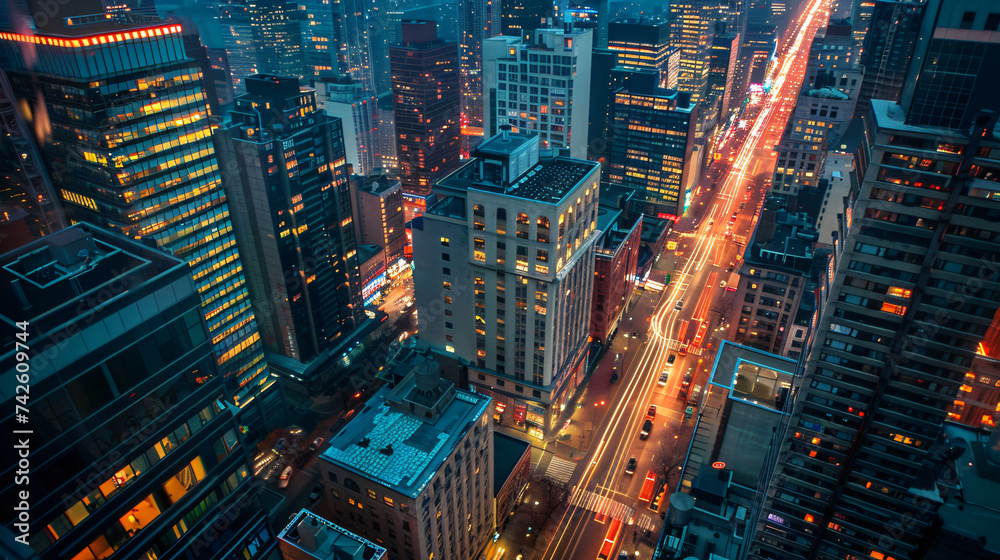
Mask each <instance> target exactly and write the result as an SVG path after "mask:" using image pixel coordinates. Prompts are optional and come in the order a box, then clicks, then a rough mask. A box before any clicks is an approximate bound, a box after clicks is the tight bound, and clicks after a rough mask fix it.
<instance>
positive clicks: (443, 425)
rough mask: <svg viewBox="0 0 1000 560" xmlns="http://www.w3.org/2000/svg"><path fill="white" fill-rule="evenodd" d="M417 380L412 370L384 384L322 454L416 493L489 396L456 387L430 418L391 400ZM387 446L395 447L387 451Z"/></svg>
mask: <svg viewBox="0 0 1000 560" xmlns="http://www.w3.org/2000/svg"><path fill="white" fill-rule="evenodd" d="M414 383H415V380H414V378H413V377H412V376H411V377H410V378H408V379H407V380H404V381H402V382H401V384H400V385H399V386H397V387H395V388H393V387H389V386H385V387H382V388H381V389H380V390H379V391H378V392H377V393H375V394H374V395H373V396H372V397H371V398H370V399H369V400H368V402H367V403H365V407H364V408H363V409H362V410H361V412H360V413H358V414H357V415H356V416H355V417H354V418H353V419H352V420H351V421H350V422H349V423H348V424H347V425H346V426H344V428H343V429H342V430H341V431H340V433H338V434H337V435H335V436H334V437H333V438H331V440H330V446H329V447H328V448H327V449H326V451H324V452H323V453H322V454H321V455H320V457H321V458H323V459H324V460H326V461H329V462H331V463H333V464H335V465H338V466H341V467H343V468H345V469H347V470H350V471H353V472H356V473H357V474H359V475H361V476H363V477H365V478H367V479H369V480H373V481H376V482H378V483H380V484H382V485H384V486H386V487H389V488H392V489H393V490H395V491H397V492H399V493H401V494H405V495H407V496H410V497H411V498H416V497H417V496H418V495H419V494H420V492H421V490H423V488H424V486H426V485H427V483H428V482H430V480H431V478H433V476H434V473H436V472H437V470H438V468H440V466H441V464H442V463H443V462H444V461H445V459H447V458H448V456H449V455H450V454H451V452H452V450H453V449H454V447H455V444H456V443H457V442H458V441H459V440H460V439H461V438H463V437H465V434H466V433H467V432H468V431H469V429H471V427H472V423H473V422H475V421H476V420H478V419H479V417H481V416H482V415H483V414H484V413H485V412H486V409H487V408H488V405H489V402H490V398H489V397H487V396H484V395H479V394H476V393H470V392H468V391H464V390H461V389H456V390H455V398H454V399H452V401H451V402H450V403H449V404H448V405H447V406H446V407H445V408H444V409H443V410H442V411H441V415H440V416H438V417H437V419H436V421H435V422H434V423H430V422H426V421H424V419H422V418H419V417H417V416H414V415H412V414H410V413H408V412H404V411H402V410H400V409H399V408H396V407H393V406H392V405H391V404H390V403H389V402H388V397H389V396H390V393H391V392H394V391H396V392H398V391H403V392H404V394H405V393H406V392H408V391H409V389H408V388H407V386H406V385H405V384H410V385H412V384H414ZM359 443H360V445H359ZM387 449H389V450H391V451H389V453H386V452H385V450H387Z"/></svg>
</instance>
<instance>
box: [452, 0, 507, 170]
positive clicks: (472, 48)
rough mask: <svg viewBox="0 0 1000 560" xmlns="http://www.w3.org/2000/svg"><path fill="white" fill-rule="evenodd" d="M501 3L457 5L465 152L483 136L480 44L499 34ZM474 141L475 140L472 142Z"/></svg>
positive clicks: (482, 1)
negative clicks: (458, 11)
mask: <svg viewBox="0 0 1000 560" xmlns="http://www.w3.org/2000/svg"><path fill="white" fill-rule="evenodd" d="M500 2H501V0H474V1H467V2H459V3H458V7H459V10H460V12H461V14H460V16H461V17H460V18H459V22H458V23H459V39H458V44H459V49H460V56H459V68H460V70H461V73H462V86H461V90H462V130H463V133H462V141H463V145H464V148H465V151H466V152H467V151H468V148H470V147H475V145H477V144H478V143H479V142H480V140H481V137H482V135H483V41H484V40H486V39H489V38H490V37H494V36H496V35H499V34H500ZM473 138H475V140H473Z"/></svg>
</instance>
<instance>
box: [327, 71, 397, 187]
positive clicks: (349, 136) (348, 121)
mask: <svg viewBox="0 0 1000 560" xmlns="http://www.w3.org/2000/svg"><path fill="white" fill-rule="evenodd" d="M316 106H317V108H319V109H320V110H321V111H323V112H324V113H326V114H327V115H330V116H331V117H337V118H339V119H340V122H341V123H342V124H343V126H344V149H345V151H346V152H347V163H352V164H354V172H355V173H357V174H358V175H366V174H368V173H371V172H372V171H373V170H374V169H375V168H376V167H379V165H380V163H381V162H380V161H378V158H377V155H378V153H379V150H378V148H377V147H376V144H377V138H378V136H377V129H378V104H377V102H376V100H375V95H373V94H372V93H371V92H370V91H366V90H365V89H364V87H363V84H362V83H361V82H360V81H358V80H355V79H352V78H349V77H347V76H321V77H320V78H319V79H317V80H316Z"/></svg>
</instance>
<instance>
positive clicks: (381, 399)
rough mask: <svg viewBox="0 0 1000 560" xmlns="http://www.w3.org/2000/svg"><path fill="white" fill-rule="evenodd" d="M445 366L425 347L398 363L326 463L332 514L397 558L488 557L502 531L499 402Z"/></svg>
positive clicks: (321, 463)
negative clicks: (497, 492)
mask: <svg viewBox="0 0 1000 560" xmlns="http://www.w3.org/2000/svg"><path fill="white" fill-rule="evenodd" d="M440 374H441V368H440V366H439V365H438V364H437V362H436V361H435V360H434V359H432V358H430V357H428V356H425V355H416V356H413V357H411V358H410V359H408V360H407V361H405V362H403V363H401V364H398V365H397V366H395V367H394V368H393V369H392V375H393V381H391V382H390V383H389V384H387V385H386V386H383V387H382V388H381V389H379V391H378V392H377V393H375V394H374V395H373V396H372V397H371V398H370V399H368V401H367V402H366V403H365V407H364V408H363V409H362V410H361V411H360V412H359V413H358V414H357V415H355V416H354V417H353V418H351V420H350V422H348V423H347V425H346V426H344V428H343V429H342V430H340V432H339V433H337V434H336V435H335V436H333V437H331V438H330V445H329V447H327V448H326V449H325V450H324V451H323V452H322V453H321V454H320V455H319V459H318V460H317V462H316V464H317V469H318V470H319V471H320V481H322V483H323V491H324V492H325V493H326V498H327V499H329V501H330V502H331V503H333V504H334V508H332V511H333V512H334V514H333V515H332V516H331V519H330V520H331V521H333V522H334V523H336V524H338V525H340V526H342V527H344V528H345V529H348V530H349V531H353V532H355V533H358V534H363V535H365V536H366V537H367V538H368V539H371V540H373V541H375V542H377V543H379V545H381V546H383V547H385V548H387V549H388V551H389V558H410V559H420V560H433V559H434V558H479V557H480V555H481V554H482V551H483V549H484V548H485V546H486V544H487V543H488V542H489V540H490V537H492V536H493V532H494V528H495V517H494V507H495V506H494V500H493V469H494V464H493V460H494V457H493V422H491V421H490V414H491V410H490V409H491V401H490V398H489V397H488V396H485V395H480V394H476V393H473V392H469V391H465V390H462V389H458V388H457V387H455V384H454V383H453V382H451V381H448V380H446V379H444V378H442V377H441V376H440ZM355 558H356V557H355Z"/></svg>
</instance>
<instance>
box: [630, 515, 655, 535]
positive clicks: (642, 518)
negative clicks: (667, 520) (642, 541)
mask: <svg viewBox="0 0 1000 560" xmlns="http://www.w3.org/2000/svg"><path fill="white" fill-rule="evenodd" d="M635 524H636V526H637V527H639V528H640V529H642V530H643V531H652V530H653V529H654V528H656V525H655V524H653V518H652V517H650V516H648V515H645V514H640V515H639V520H638V521H636V523H635Z"/></svg>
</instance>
